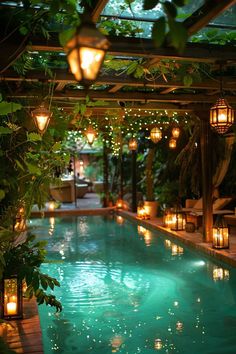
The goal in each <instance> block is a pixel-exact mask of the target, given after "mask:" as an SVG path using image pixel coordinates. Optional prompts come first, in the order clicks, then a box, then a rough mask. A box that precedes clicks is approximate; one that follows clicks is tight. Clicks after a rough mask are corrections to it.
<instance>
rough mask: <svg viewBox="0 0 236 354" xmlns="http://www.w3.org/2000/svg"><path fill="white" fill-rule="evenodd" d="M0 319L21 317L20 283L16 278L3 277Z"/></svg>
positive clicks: (21, 297) (21, 298)
mask: <svg viewBox="0 0 236 354" xmlns="http://www.w3.org/2000/svg"><path fill="white" fill-rule="evenodd" d="M0 293H1V318H4V319H8V320H10V319H14V320H15V319H20V318H22V317H23V305H22V300H23V296H22V282H21V281H20V280H19V279H18V277H17V276H10V277H3V280H2V284H1V292H0Z"/></svg>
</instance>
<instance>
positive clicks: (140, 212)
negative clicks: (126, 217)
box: [137, 206, 150, 220]
mask: <svg viewBox="0 0 236 354" xmlns="http://www.w3.org/2000/svg"><path fill="white" fill-rule="evenodd" d="M137 219H140V220H148V219H150V214H149V213H148V212H147V209H146V206H140V207H138V208H137Z"/></svg>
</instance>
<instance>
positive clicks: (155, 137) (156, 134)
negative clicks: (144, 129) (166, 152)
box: [150, 127, 162, 144]
mask: <svg viewBox="0 0 236 354" xmlns="http://www.w3.org/2000/svg"><path fill="white" fill-rule="evenodd" d="M161 138H162V132H161V130H160V129H159V128H158V127H154V128H152V130H151V132H150V139H151V140H152V141H153V143H155V144H156V143H158V141H160V140H161Z"/></svg>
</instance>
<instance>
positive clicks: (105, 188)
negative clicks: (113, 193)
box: [103, 140, 109, 208]
mask: <svg viewBox="0 0 236 354" xmlns="http://www.w3.org/2000/svg"><path fill="white" fill-rule="evenodd" d="M103 192H104V197H103V208H106V207H107V206H108V199H109V198H108V193H109V174H108V149H107V144H106V141H105V140H104V142H103Z"/></svg>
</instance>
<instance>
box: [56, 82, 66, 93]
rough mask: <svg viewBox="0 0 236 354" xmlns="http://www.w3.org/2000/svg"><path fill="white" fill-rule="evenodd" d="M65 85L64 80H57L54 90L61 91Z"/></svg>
mask: <svg viewBox="0 0 236 354" xmlns="http://www.w3.org/2000/svg"><path fill="white" fill-rule="evenodd" d="M65 86H66V82H58V84H57V86H56V87H55V91H63V89H64V88H65Z"/></svg>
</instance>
